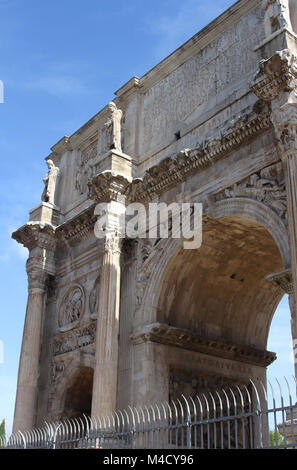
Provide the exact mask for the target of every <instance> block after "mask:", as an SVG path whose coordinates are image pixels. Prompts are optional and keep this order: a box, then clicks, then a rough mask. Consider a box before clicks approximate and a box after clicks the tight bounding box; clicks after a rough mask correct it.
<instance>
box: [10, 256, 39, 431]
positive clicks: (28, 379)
mask: <svg viewBox="0 0 297 470" xmlns="http://www.w3.org/2000/svg"><path fill="white" fill-rule="evenodd" d="M28 261H29V262H28V263H27V273H28V301H27V309H26V317H25V325H24V331H23V341H22V349H21V357H20V364H19V373H18V385H17V396H16V403H15V413H14V425H13V431H14V432H15V431H18V430H25V429H31V428H33V427H34V426H35V421H36V410H37V394H38V377H39V356H40V342H41V341H40V340H41V325H42V318H43V311H44V303H45V293H46V276H45V273H44V271H43V269H42V268H36V267H32V263H30V259H29V260H28Z"/></svg>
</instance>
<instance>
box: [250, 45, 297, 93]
mask: <svg viewBox="0 0 297 470" xmlns="http://www.w3.org/2000/svg"><path fill="white" fill-rule="evenodd" d="M296 87H297V57H296V55H295V54H293V53H292V52H291V51H290V50H289V49H284V50H282V51H277V52H276V53H275V54H274V55H273V56H271V57H270V58H269V59H265V60H262V61H261V62H260V64H259V71H258V73H257V74H256V76H255V78H254V80H253V81H252V83H251V89H252V91H253V92H254V93H255V95H256V96H257V97H258V98H260V99H261V100H263V101H267V102H271V101H273V100H275V99H276V98H278V97H279V95H280V93H281V92H291V91H292V90H295V89H296Z"/></svg>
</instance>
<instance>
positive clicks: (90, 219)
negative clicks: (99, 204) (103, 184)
mask: <svg viewBox="0 0 297 470" xmlns="http://www.w3.org/2000/svg"><path fill="white" fill-rule="evenodd" d="M94 207H95V204H92V205H91V206H90V207H89V208H88V209H86V210H85V211H83V212H81V213H80V214H79V215H78V216H77V217H74V218H73V219H71V220H69V221H68V222H66V223H64V224H61V225H60V226H59V227H58V228H57V235H58V236H59V238H60V240H62V241H64V242H71V243H72V242H75V241H77V240H79V239H81V238H83V237H85V236H87V235H88V234H90V232H93V230H94V225H95V223H96V220H97V217H96V216H95V215H94Z"/></svg>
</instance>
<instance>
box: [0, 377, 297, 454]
mask: <svg viewBox="0 0 297 470" xmlns="http://www.w3.org/2000/svg"><path fill="white" fill-rule="evenodd" d="M283 385H284V386H285V388H284V387H283ZM293 389H294V397H295V398H296V380H295V379H294V386H293ZM268 391H269V393H268ZM283 392H284V393H283ZM291 392H292V387H290V385H289V382H288V381H287V379H284V383H283V384H281V383H280V382H279V381H278V380H276V387H273V386H272V385H271V383H270V382H269V386H268V389H267V388H266V387H265V386H264V384H263V383H261V382H259V383H257V384H255V383H254V382H253V381H250V383H249V384H247V385H242V386H234V385H233V386H231V387H225V388H224V389H221V390H212V391H205V392H203V393H200V394H199V395H196V396H193V397H185V396H183V395H181V396H180V397H179V398H177V399H175V400H174V401H170V402H164V403H160V404H154V405H150V406H144V407H141V408H138V407H137V408H135V407H134V408H132V407H130V406H129V407H128V408H127V409H126V410H117V411H116V412H115V413H114V414H112V415H110V416H102V417H98V418H94V417H92V418H91V417H89V416H86V415H82V416H78V417H76V418H72V419H63V420H61V421H59V422H45V423H44V426H42V427H40V428H36V429H31V430H27V431H22V432H21V431H19V432H17V433H15V434H12V435H11V436H10V438H9V439H8V440H7V442H6V440H5V439H2V440H0V447H2V448H7V449H24V448H25V449H35V448H42V449H44V448H46V449H77V448H85V449H90V448H96V449H195V448H196V449H254V448H258V449H269V448H279V449H284V448H297V403H296V401H295V400H294V401H293V394H292V393H291ZM268 395H269V396H268Z"/></svg>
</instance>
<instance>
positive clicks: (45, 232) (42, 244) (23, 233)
mask: <svg viewBox="0 0 297 470" xmlns="http://www.w3.org/2000/svg"><path fill="white" fill-rule="evenodd" d="M12 238H13V239H14V240H16V241H17V242H18V243H21V244H22V245H23V246H25V247H26V248H28V249H29V251H30V252H31V251H32V250H34V249H35V248H43V249H46V250H50V251H54V250H55V247H56V237H55V228H54V227H53V226H52V225H51V224H47V223H43V222H33V221H32V222H28V223H26V224H25V225H23V226H22V227H20V228H19V229H18V230H16V231H15V232H13V234H12Z"/></svg>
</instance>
